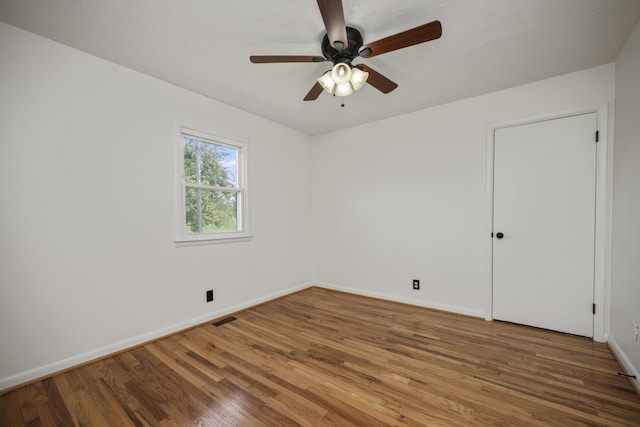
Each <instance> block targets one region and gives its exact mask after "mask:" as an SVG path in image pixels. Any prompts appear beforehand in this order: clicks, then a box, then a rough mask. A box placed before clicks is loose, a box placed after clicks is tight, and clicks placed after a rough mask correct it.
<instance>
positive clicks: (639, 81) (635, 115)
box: [610, 23, 640, 387]
mask: <svg viewBox="0 0 640 427" xmlns="http://www.w3.org/2000/svg"><path fill="white" fill-rule="evenodd" d="M615 138H616V143H615V155H614V177H613V232H612V245H611V246H612V250H611V271H612V275H611V276H612V277H611V333H610V343H611V344H612V346H614V348H615V350H616V352H617V353H618V355H619V358H620V359H621V360H622V361H623V363H624V364H625V366H626V368H627V369H628V370H629V371H630V372H631V373H632V374H635V375H636V376H637V377H638V379H637V380H636V384H637V385H638V387H640V341H634V334H633V321H634V320H635V321H636V322H638V323H639V324H640V262H639V261H640V23H639V24H637V25H636V27H635V29H634V30H633V32H632V34H631V36H630V37H629V39H628V40H627V42H626V44H625V45H624V47H623V48H622V50H621V51H620V53H619V55H618V58H617V59H616V117H615Z"/></svg>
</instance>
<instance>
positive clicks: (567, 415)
mask: <svg viewBox="0 0 640 427" xmlns="http://www.w3.org/2000/svg"><path fill="white" fill-rule="evenodd" d="M235 317H237V320H235V321H232V322H230V323H227V324H225V325H222V326H219V327H215V326H213V325H210V324H207V325H203V326H199V327H197V328H193V329H190V330H188V331H185V332H183V333H179V334H176V335H174V336H171V337H168V338H165V339H162V340H159V341H156V342H153V343H150V344H146V345H143V346H140V347H138V348H135V349H132V350H130V351H126V352H123V353H121V354H118V355H116V356H113V357H109V358H106V359H104V360H101V361H98V362H95V363H92V364H88V365H85V366H82V367H79V368H77V369H73V370H70V371H68V372H65V373H62V374H59V375H55V376H53V377H51V378H47V379H44V380H42V381H39V382H35V383H33V384H30V385H27V386H24V387H21V388H18V389H15V390H12V391H9V392H7V393H4V394H3V395H1V396H0V425H2V426H12V427H13V426H21V425H28V426H37V425H42V426H89V425H95V426H149V425H153V426H156V425H157V426H186V425H201V426H281V425H284V426H297V425H301V426H349V425H356V426H367V427H371V426H385V425H394V426H395V425H397V426H488V425H492V426H493V425H503V426H550V425H562V426H579V425H589V426H605V425H606V426H639V425H640V397H639V396H638V394H636V392H635V390H634V389H633V387H632V385H631V384H630V382H629V381H628V380H627V379H625V378H622V377H619V376H618V375H617V372H618V371H619V370H620V367H619V366H618V364H617V363H616V361H615V359H614V358H613V356H612V355H611V353H610V352H609V350H608V347H607V346H606V345H605V344H600V343H596V342H593V341H592V340H590V339H587V338H581V337H576V336H572V335H565V334H559V333H554V332H549V331H544V330H539V329H534V328H528V327H524V326H518V325H512V324H507V323H501V322H487V321H484V320H482V319H475V318H470V317H465V316H459V315H455V314H448V313H443V312H438V311H433V310H428V309H424V308H418V307H413V306H408V305H403V304H397V303H392V302H388V301H381V300H375V299H370V298H365V297H360V296H355V295H350V294H345V293H340V292H334V291H329V290H325V289H320V288H311V289H307V290H304V291H301V292H299V293H296V294H293V295H289V296H287V297H284V298H282V299H279V300H275V301H271V302H268V303H266V304H263V305H261V306H257V307H254V308H251V309H248V310H246V311H243V312H241V313H238V314H236V315H235Z"/></svg>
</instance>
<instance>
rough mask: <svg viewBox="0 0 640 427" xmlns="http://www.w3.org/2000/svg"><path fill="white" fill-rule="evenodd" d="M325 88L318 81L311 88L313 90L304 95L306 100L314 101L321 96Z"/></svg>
mask: <svg viewBox="0 0 640 427" xmlns="http://www.w3.org/2000/svg"><path fill="white" fill-rule="evenodd" d="M323 90H324V89H322V86H321V85H320V83H318V82H316V84H315V85H313V87H312V88H311V90H310V91H309V93H308V94H307V96H305V97H304V100H305V101H314V100H316V99H318V97H319V96H320V94H321V93H322V91H323Z"/></svg>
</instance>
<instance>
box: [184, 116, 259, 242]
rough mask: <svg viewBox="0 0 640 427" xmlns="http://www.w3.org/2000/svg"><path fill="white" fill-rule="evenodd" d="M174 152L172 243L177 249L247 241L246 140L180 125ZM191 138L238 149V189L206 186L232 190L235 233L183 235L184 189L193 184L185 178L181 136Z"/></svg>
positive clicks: (249, 235)
mask: <svg viewBox="0 0 640 427" xmlns="http://www.w3.org/2000/svg"><path fill="white" fill-rule="evenodd" d="M177 133H178V135H177V142H178V144H177V145H178V147H177V149H176V157H177V160H176V175H177V179H176V188H177V191H176V204H177V209H176V215H177V219H176V228H177V231H176V237H175V239H174V242H175V244H176V246H178V247H180V246H194V245H208V244H216V243H229V242H237V241H246V240H249V239H251V237H252V236H251V234H250V233H249V214H248V212H249V209H248V199H249V196H248V189H247V163H248V162H247V157H248V155H247V154H248V149H249V147H248V144H247V142H245V141H238V140H232V139H229V138H224V137H220V136H216V135H212V134H210V133H206V132H202V131H197V130H193V129H191V128H185V127H182V126H180V127H179V128H178V132H177ZM185 136H186V137H192V138H194V139H197V140H200V141H204V142H207V143H211V144H214V145H218V146H223V147H228V148H232V149H235V150H238V186H237V187H232V188H230V187H220V188H218V187H206V189H209V190H223V191H228V190H230V189H231V190H233V191H235V192H236V193H237V199H236V200H237V204H238V213H237V218H236V221H237V231H226V232H207V233H196V234H187V232H186V210H185V208H186V189H187V187H188V186H189V187H193V184H191V183H190V184H187V183H186V182H185V179H184V142H183V141H184V137H185Z"/></svg>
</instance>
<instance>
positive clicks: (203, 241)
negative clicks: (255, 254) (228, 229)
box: [173, 234, 253, 248]
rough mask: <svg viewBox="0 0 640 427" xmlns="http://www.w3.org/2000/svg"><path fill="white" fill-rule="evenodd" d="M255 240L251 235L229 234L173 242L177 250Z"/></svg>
mask: <svg viewBox="0 0 640 427" xmlns="http://www.w3.org/2000/svg"><path fill="white" fill-rule="evenodd" d="M251 239H253V236H252V235H250V234H229V235H224V234H223V235H213V236H197V237H182V238H179V239H175V240H174V241H173V242H174V243H175V245H176V248H182V247H186V246H203V245H218V244H220V243H236V242H249V241H251Z"/></svg>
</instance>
